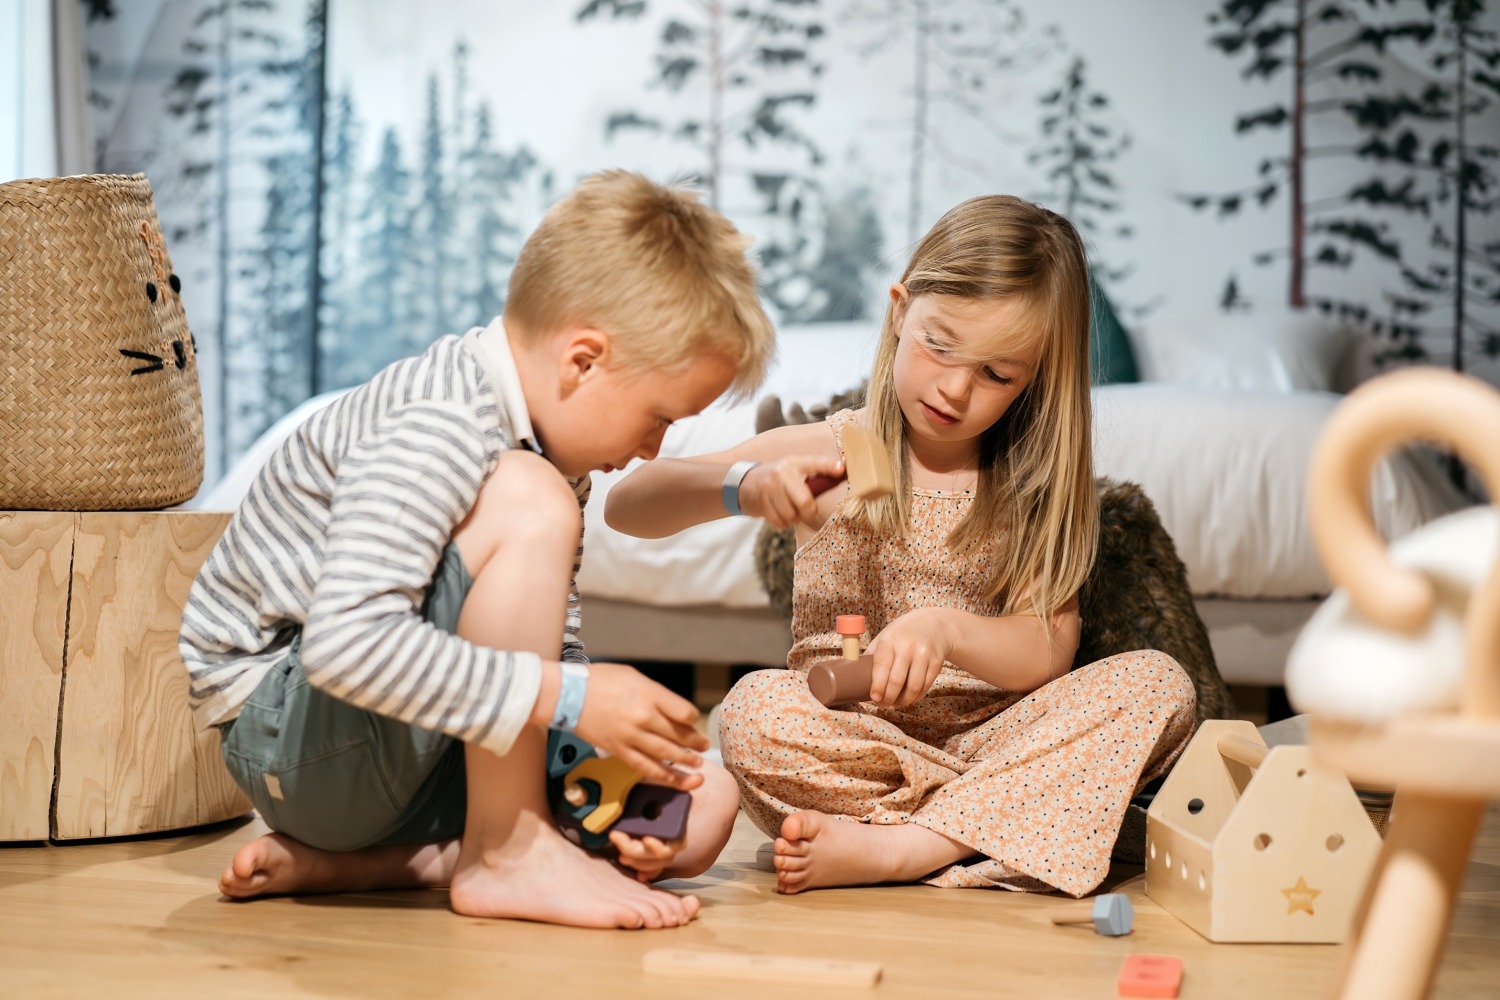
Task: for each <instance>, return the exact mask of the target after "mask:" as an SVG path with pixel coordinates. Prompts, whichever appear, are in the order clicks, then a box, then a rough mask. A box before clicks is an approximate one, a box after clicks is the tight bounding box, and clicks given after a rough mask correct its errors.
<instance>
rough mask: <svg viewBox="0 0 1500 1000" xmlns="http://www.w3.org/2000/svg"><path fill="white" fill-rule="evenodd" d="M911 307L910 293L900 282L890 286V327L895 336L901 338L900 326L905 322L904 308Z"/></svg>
mask: <svg viewBox="0 0 1500 1000" xmlns="http://www.w3.org/2000/svg"><path fill="white" fill-rule="evenodd" d="M909 305H911V293H910V292H908V291H907V290H906V286H905V285H903V284H902V283H901V282H899V281H898V282H896V283H895V284H894V285H892V286H891V325H892V327H894V329H895V331H896V336H897V337H900V336H901V324H902V323H903V322H905V320H906V307H907V306H909Z"/></svg>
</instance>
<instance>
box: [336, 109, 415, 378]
mask: <svg viewBox="0 0 1500 1000" xmlns="http://www.w3.org/2000/svg"><path fill="white" fill-rule="evenodd" d="M411 181H412V177H411V171H410V170H409V169H408V168H407V166H406V163H405V159H404V157H403V155H402V152H401V140H400V137H399V136H398V135H397V133H396V129H395V128H394V127H387V128H386V130H385V133H384V134H383V135H382V137H381V141H380V154H379V158H378V159H377V161H376V163H375V166H374V167H373V169H372V170H371V171H370V173H369V174H368V176H367V178H366V180H365V192H366V197H365V202H364V206H363V209H362V211H361V212H360V218H359V233H360V236H359V258H360V277H359V282H358V289H359V293H358V296H357V298H356V300H355V302H356V305H355V313H356V317H357V318H356V319H355V323H354V330H355V336H354V341H355V343H357V344H358V345H359V351H358V356H357V357H355V356H350V357H348V358H347V364H348V365H349V367H348V368H347V369H345V370H344V371H342V372H340V381H341V382H354V381H359V380H360V379H363V378H367V377H369V375H370V374H371V373H372V372H373V371H376V370H378V369H380V368H382V367H384V366H385V365H387V364H389V363H390V362H392V361H394V360H396V359H397V358H400V357H404V356H405V355H407V354H409V353H410V350H409V348H410V344H411V336H410V334H409V332H408V331H410V330H411V329H412V327H413V326H414V325H415V324H416V322H417V316H416V315H414V311H413V303H414V300H415V298H416V295H417V293H418V292H419V291H420V289H419V288H414V287H412V286H411V284H410V282H411V280H412V277H413V275H412V269H411V268H410V267H409V266H408V263H407V257H408V253H409V251H410V249H411V247H410V244H411V239H412V221H411V217H412V209H411V205H410V202H409V198H410V195H411ZM351 355H352V352H351Z"/></svg>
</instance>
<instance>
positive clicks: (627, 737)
mask: <svg viewBox="0 0 1500 1000" xmlns="http://www.w3.org/2000/svg"><path fill="white" fill-rule="evenodd" d="M697 721H698V709H697V707H696V706H695V705H694V704H693V703H692V702H690V701H688V700H687V699H686V698H683V697H680V696H678V695H675V694H673V693H672V692H671V691H668V690H667V689H666V688H664V687H662V686H661V685H660V684H658V683H656V682H655V681H653V680H651V679H650V678H648V677H645V676H643V675H641V674H640V673H639V672H638V671H637V670H636V669H635V668H634V667H629V666H626V665H625V664H623V663H591V664H589V687H588V693H587V694H586V695H585V696H584V699H583V713H582V714H581V715H580V716H579V717H578V729H577V732H578V735H579V736H581V737H582V738H583V739H586V740H588V741H589V742H590V743H592V744H594V746H596V747H598V748H599V749H601V750H605V751H607V752H608V753H609V754H610V755H611V756H613V757H618V758H620V759H621V760H623V761H624V762H625V763H627V764H629V765H630V766H631V767H633V768H635V770H636V772H637V773H639V774H640V776H641V779H642V780H643V781H649V782H651V783H652V784H656V785H668V786H670V787H672V788H676V789H679V790H681V791H684V792H685V791H688V790H690V789H693V788H696V787H698V786H699V785H701V784H703V774H702V773H701V772H699V771H697V770H694V771H683V770H679V769H678V768H676V767H673V766H671V765H675V764H681V765H683V766H684V767H691V768H697V767H698V766H699V765H700V764H702V761H703V759H702V758H701V757H699V756H698V754H697V753H696V752H695V751H701V750H707V749H708V737H707V736H704V735H703V734H702V733H700V732H698V730H696V729H695V728H693V724H694V723H695V722H697Z"/></svg>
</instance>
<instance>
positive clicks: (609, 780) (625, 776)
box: [564, 757, 641, 833]
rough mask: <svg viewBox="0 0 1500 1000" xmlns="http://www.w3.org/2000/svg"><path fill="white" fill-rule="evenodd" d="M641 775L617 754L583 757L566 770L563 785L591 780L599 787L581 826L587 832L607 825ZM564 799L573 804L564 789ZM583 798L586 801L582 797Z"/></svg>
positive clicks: (616, 816)
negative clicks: (613, 755) (594, 800)
mask: <svg viewBox="0 0 1500 1000" xmlns="http://www.w3.org/2000/svg"><path fill="white" fill-rule="evenodd" d="M640 780H641V776H640V775H639V774H637V773H636V771H635V769H634V768H632V767H631V766H630V765H629V764H627V763H625V762H624V761H623V760H621V759H620V758H618V757H587V758H585V759H583V760H581V761H579V762H578V764H577V765H576V766H575V767H574V768H573V770H571V771H569V772H568V777H567V784H568V785H572V784H573V783H574V782H579V781H592V782H594V784H595V785H596V786H597V787H598V789H599V797H598V801H597V802H596V804H595V805H594V808H593V809H592V810H591V811H590V812H589V814H588V815H587V816H585V817H583V821H582V822H583V828H584V829H585V830H587V831H589V832H590V833H603V832H604V831H605V830H608V829H609V827H610V824H612V823H614V821H615V820H617V819H619V818H620V816H621V815H622V814H623V813H624V812H625V800H626V799H627V798H629V797H630V790H631V789H632V788H634V787H635V783H636V782H637V781H640ZM564 798H567V799H568V801H569V802H571V803H573V804H574V805H580V804H582V803H581V802H573V799H572V798H569V797H568V796H567V793H566V792H564ZM584 801H587V797H586V796H585V798H584Z"/></svg>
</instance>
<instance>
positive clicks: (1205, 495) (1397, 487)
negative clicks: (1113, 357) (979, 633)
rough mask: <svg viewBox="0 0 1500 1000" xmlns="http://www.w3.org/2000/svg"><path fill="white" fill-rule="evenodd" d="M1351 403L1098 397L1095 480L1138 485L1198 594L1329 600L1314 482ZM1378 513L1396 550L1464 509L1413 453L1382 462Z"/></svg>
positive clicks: (1147, 386) (1246, 395) (1175, 394)
mask: <svg viewBox="0 0 1500 1000" xmlns="http://www.w3.org/2000/svg"><path fill="white" fill-rule="evenodd" d="M1342 398H1343V397H1341V396H1338V395H1335V394H1334V393H1328V392H1293V393H1278V392H1249V391H1230V390H1224V389H1204V388H1200V387H1196V386H1183V385H1164V384H1161V383H1151V382H1139V383H1133V384H1127V385H1109V386H1099V387H1096V388H1095V389H1094V471H1095V473H1096V474H1097V475H1100V476H1108V477H1110V478H1112V479H1120V480H1128V481H1131V482H1134V483H1138V484H1140V486H1141V488H1142V489H1144V490H1145V491H1146V496H1147V497H1149V498H1150V499H1151V502H1152V503H1153V504H1154V505H1155V507H1156V510H1157V513H1158V514H1160V515H1161V521H1162V525H1163V526H1164V527H1165V528H1166V529H1167V532H1168V533H1169V534H1170V535H1171V536H1172V540H1173V542H1174V543H1175V544H1176V546H1177V554H1178V556H1179V557H1180V558H1181V559H1182V561H1183V563H1184V564H1185V565H1186V566H1187V574H1188V586H1189V588H1190V589H1191V590H1192V592H1193V593H1194V594H1198V595H1219V596H1225V597H1250V598H1255V597H1259V598H1298V597H1307V596H1313V595H1322V594H1326V593H1328V592H1329V590H1330V589H1331V584H1330V582H1329V580H1328V574H1327V573H1326V572H1325V571H1324V569H1323V565H1322V563H1321V562H1320V561H1319V559H1318V556H1317V552H1316V550H1315V549H1314V547H1313V541H1312V532H1311V529H1310V527H1309V525H1308V523H1307V471H1308V462H1309V459H1310V456H1311V454H1312V448H1313V444H1314V442H1315V441H1316V439H1317V437H1318V434H1319V432H1320V431H1321V430H1322V427H1323V423H1324V421H1325V420H1327V418H1328V415H1329V413H1331V412H1332V411H1333V409H1334V407H1335V406H1337V405H1338V404H1339V402H1340V401H1341V400H1342ZM1370 499H1371V510H1372V512H1373V514H1374V517H1375V523H1376V526H1377V527H1378V528H1379V529H1380V531H1381V533H1382V534H1384V535H1385V537H1387V538H1393V537H1399V536H1401V535H1405V534H1407V533H1409V532H1411V531H1413V530H1415V529H1416V528H1418V527H1419V526H1421V525H1423V524H1426V523H1427V522H1428V521H1430V520H1432V519H1433V518H1436V517H1439V516H1441V515H1443V514H1446V513H1449V512H1451V511H1454V510H1457V509H1459V508H1461V507H1464V506H1467V505H1468V503H1469V501H1468V500H1466V499H1465V498H1464V497H1463V495H1462V494H1461V493H1459V491H1458V490H1457V489H1456V488H1454V487H1453V486H1452V484H1450V483H1449V482H1448V480H1447V478H1446V477H1445V476H1444V475H1443V473H1442V470H1441V469H1439V468H1438V466H1437V464H1436V463H1435V462H1433V461H1431V460H1430V459H1429V458H1428V457H1426V456H1424V455H1422V454H1419V453H1417V452H1414V451H1400V452H1397V453H1395V454H1393V455H1391V456H1389V457H1387V458H1386V459H1384V460H1382V461H1381V462H1380V464H1379V465H1378V466H1377V467H1376V471H1375V474H1374V475H1373V476H1372V477H1371V483H1370Z"/></svg>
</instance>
